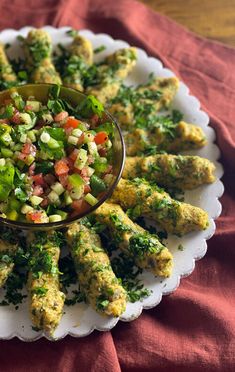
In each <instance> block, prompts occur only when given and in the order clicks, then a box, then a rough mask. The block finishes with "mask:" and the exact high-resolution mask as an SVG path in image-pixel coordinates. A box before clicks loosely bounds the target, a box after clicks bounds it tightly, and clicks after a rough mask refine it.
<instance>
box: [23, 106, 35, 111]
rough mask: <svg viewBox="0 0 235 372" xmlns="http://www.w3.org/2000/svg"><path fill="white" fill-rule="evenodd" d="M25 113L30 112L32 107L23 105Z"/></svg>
mask: <svg viewBox="0 0 235 372" xmlns="http://www.w3.org/2000/svg"><path fill="white" fill-rule="evenodd" d="M24 109H25V111H32V109H33V106H31V105H25V108H24Z"/></svg>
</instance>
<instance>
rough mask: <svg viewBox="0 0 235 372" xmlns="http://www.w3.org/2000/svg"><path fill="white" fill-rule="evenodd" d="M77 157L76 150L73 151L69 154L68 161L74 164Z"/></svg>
mask: <svg viewBox="0 0 235 372" xmlns="http://www.w3.org/2000/svg"><path fill="white" fill-rule="evenodd" d="M77 157H78V149H74V150H73V152H71V154H70V155H69V159H71V160H72V161H73V162H75V160H76V159H77Z"/></svg>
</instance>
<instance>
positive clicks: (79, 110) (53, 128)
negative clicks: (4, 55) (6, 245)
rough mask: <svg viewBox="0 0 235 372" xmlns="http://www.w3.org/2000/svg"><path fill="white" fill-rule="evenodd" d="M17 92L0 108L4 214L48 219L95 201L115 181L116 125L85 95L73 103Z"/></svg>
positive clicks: (0, 210) (0, 204) (55, 90)
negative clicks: (114, 136)
mask: <svg viewBox="0 0 235 372" xmlns="http://www.w3.org/2000/svg"><path fill="white" fill-rule="evenodd" d="M59 94H60V87H59V86H56V85H55V86H53V87H52V88H51V89H50V93H49V95H48V100H47V102H46V103H42V102H39V101H38V100H36V99H35V98H34V97H32V96H29V97H27V99H23V97H22V96H21V95H20V94H19V93H17V92H13V93H12V94H11V96H10V99H8V100H5V101H4V103H3V104H2V105H1V107H0V216H1V217H5V218H8V219H10V220H14V221H21V222H32V223H48V222H59V221H61V220H64V219H66V218H68V217H74V216H76V215H77V214H79V213H82V212H85V211H86V210H88V209H89V208H90V206H93V205H95V204H96V203H97V202H98V201H99V199H100V198H101V197H102V196H103V195H104V193H105V192H106V191H107V189H108V188H109V185H110V183H112V181H113V167H112V163H113V156H112V155H113V151H112V139H113V130H114V124H113V123H111V122H110V121H108V119H107V116H106V115H105V113H104V109H103V106H102V105H101V104H100V102H99V101H97V100H96V98H95V97H93V96H87V97H85V98H84V100H83V101H82V102H81V103H79V104H78V105H77V107H73V106H72V105H71V104H70V103H69V102H68V101H67V100H64V99H61V98H59Z"/></svg>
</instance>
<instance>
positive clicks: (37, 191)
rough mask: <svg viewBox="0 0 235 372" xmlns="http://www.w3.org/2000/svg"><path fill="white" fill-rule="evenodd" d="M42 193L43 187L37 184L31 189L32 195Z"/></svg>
mask: <svg viewBox="0 0 235 372" xmlns="http://www.w3.org/2000/svg"><path fill="white" fill-rule="evenodd" d="M42 194H43V188H42V186H40V185H37V186H35V187H34V189H33V195H36V196H40V195H42Z"/></svg>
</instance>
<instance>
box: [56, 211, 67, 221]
mask: <svg viewBox="0 0 235 372" xmlns="http://www.w3.org/2000/svg"><path fill="white" fill-rule="evenodd" d="M55 213H56V214H57V215H59V216H61V219H62V220H65V219H66V218H67V217H68V213H66V212H64V211H61V210H59V209H57V210H56V211H55Z"/></svg>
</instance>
